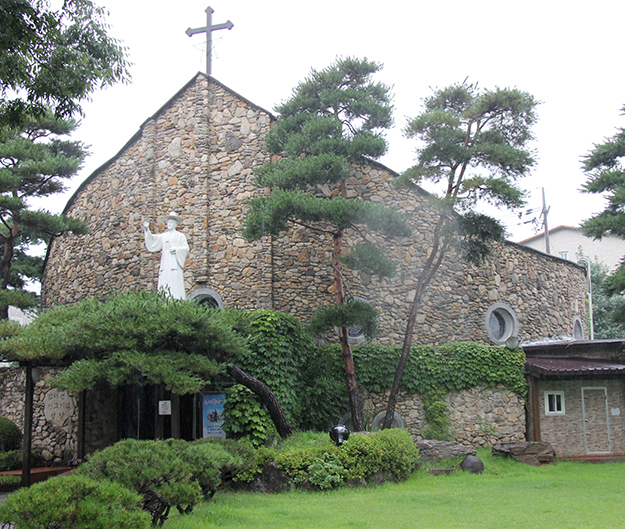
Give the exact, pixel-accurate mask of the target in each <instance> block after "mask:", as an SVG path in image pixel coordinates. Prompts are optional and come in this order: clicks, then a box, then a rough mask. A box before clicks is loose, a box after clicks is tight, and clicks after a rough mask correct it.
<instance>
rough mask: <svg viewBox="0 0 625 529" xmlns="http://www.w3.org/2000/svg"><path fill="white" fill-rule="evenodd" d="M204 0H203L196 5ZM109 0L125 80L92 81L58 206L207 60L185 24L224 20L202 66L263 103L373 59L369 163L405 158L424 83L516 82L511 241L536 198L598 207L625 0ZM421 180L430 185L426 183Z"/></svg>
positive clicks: (556, 220) (570, 209)
mask: <svg viewBox="0 0 625 529" xmlns="http://www.w3.org/2000/svg"><path fill="white" fill-rule="evenodd" d="M207 2H210V3H207ZM96 3H98V4H99V5H101V6H103V7H105V8H106V9H108V11H109V17H108V22H109V24H110V26H111V27H110V29H109V35H111V36H113V37H115V38H117V39H119V40H121V41H123V45H125V46H126V47H127V51H128V56H129V60H130V61H131V62H132V63H133V66H132V67H131V70H130V73H131V75H132V82H131V83H130V84H128V85H116V86H114V87H110V88H108V89H105V90H101V91H98V92H96V93H94V95H93V97H92V100H91V101H89V102H86V103H85V104H84V105H83V109H84V113H85V116H84V118H83V119H82V124H81V126H80V128H78V129H77V131H76V132H75V133H74V139H77V140H81V141H83V142H84V143H86V144H87V145H89V146H90V152H91V156H90V157H89V158H88V159H87V161H86V163H85V164H84V167H83V169H82V170H81V172H80V173H79V175H78V176H77V177H75V179H74V180H73V181H72V183H71V186H70V189H69V190H68V192H67V193H65V194H64V195H63V196H61V197H60V198H59V199H58V201H55V204H54V205H52V207H51V206H50V204H47V205H46V207H48V208H49V209H52V210H53V211H60V210H62V208H63V207H64V206H65V204H66V202H67V200H68V199H69V197H70V196H71V194H72V192H73V191H74V190H75V189H76V187H78V185H80V183H81V182H82V181H83V180H84V179H85V178H87V177H88V176H89V175H90V174H91V173H92V172H93V171H94V170H96V169H97V168H98V167H99V166H101V165H102V164H104V163H105V162H106V161H108V160H109V159H110V158H112V157H113V156H115V155H116V154H117V153H118V152H119V150H120V149H121V148H122V147H123V146H124V145H125V143H126V142H127V141H128V140H129V139H130V138H131V137H132V135H133V134H135V133H136V132H137V131H138V130H139V128H140V126H141V124H142V123H143V122H144V121H146V120H147V119H148V118H149V117H151V116H152V115H153V114H154V113H155V112H157V111H158V110H159V109H160V107H161V106H163V105H164V104H165V103H166V102H167V101H168V100H169V99H170V98H171V97H172V96H173V95H175V94H176V92H177V91H178V90H179V89H180V88H182V86H183V85H184V84H185V83H187V82H188V81H189V80H190V79H191V78H193V77H194V76H195V74H196V73H197V72H198V71H205V67H206V66H205V64H206V51H205V45H206V39H205V36H204V35H202V34H200V35H194V36H192V37H188V36H187V35H186V34H185V30H186V29H187V28H188V27H192V28H198V27H202V26H205V24H206V13H205V9H206V8H207V6H208V5H210V6H211V7H212V8H213V9H214V13H213V24H219V23H224V22H226V21H227V20H230V21H232V22H233V24H234V27H233V28H232V29H231V30H227V29H222V30H218V31H214V32H213V50H212V75H213V77H215V78H216V79H217V80H218V81H220V82H221V83H223V84H224V85H226V86H227V87H229V88H230V89H232V90H234V91H235V92H237V93H238V94H240V95H242V96H243V97H245V98H246V99H248V100H250V101H252V102H253V103H255V104H257V105H258V106H260V107H262V108H264V109H266V110H269V111H273V109H274V107H275V106H276V105H277V104H279V103H280V102H282V101H284V100H285V99H287V98H288V97H289V96H290V95H291V92H292V89H293V88H294V87H295V86H296V85H297V83H299V82H300V81H302V80H303V79H305V78H306V76H307V75H308V74H309V73H310V71H311V69H323V68H325V67H326V66H328V65H329V64H331V63H332V62H333V61H335V60H336V58H337V57H340V56H343V57H347V56H354V57H366V58H368V59H371V60H375V61H376V62H379V63H382V64H383V65H384V68H383V70H382V71H381V72H380V73H379V74H377V76H376V80H379V81H381V82H383V83H385V84H388V85H391V86H392V92H393V94H394V99H393V101H394V107H395V113H394V116H395V126H394V128H393V129H392V130H391V131H389V133H388V134H387V140H388V141H389V151H388V154H387V155H385V156H384V158H382V159H381V160H380V161H381V162H382V163H384V164H385V165H386V166H388V167H389V168H390V169H392V170H394V171H397V172H402V171H404V170H406V169H408V168H409V167H410V166H411V165H413V163H414V156H415V154H414V151H415V148H416V144H415V142H414V140H409V139H406V138H404V137H403V133H402V129H403V128H404V127H405V125H406V122H407V119H408V118H410V117H414V116H416V115H418V113H419V112H420V109H421V101H422V99H423V98H424V97H427V96H428V95H430V94H431V93H432V90H433V89H435V88H442V87H444V86H447V85H450V84H452V83H455V82H462V81H463V80H465V79H468V82H472V83H478V85H479V86H480V87H482V88H484V89H494V88H496V87H501V88H507V87H510V88H513V87H514V88H518V89H521V90H524V91H527V92H529V93H530V94H532V95H533V96H534V97H535V98H536V99H537V100H539V101H540V102H541V104H540V106H539V107H538V116H539V121H538V123H537V124H536V126H535V127H534V133H535V136H536V141H535V142H534V145H533V148H534V149H536V151H537V158H538V164H537V166H536V167H535V169H534V170H533V171H532V174H531V175H530V176H528V177H526V178H525V179H523V180H522V181H521V186H522V187H523V188H524V189H525V190H527V193H528V196H527V200H528V204H527V208H526V209H531V210H533V211H534V213H533V214H530V215H525V216H523V217H522V218H521V219H519V218H518V216H517V215H513V214H510V213H508V212H506V211H501V212H499V211H495V212H493V211H490V213H491V214H493V215H494V216H496V217H497V218H499V219H500V220H502V221H503V222H504V223H505V224H506V226H507V229H508V233H509V239H511V240H514V241H519V240H522V239H525V238H527V237H531V236H532V235H534V234H535V233H536V230H537V228H535V227H534V226H533V225H532V224H531V223H525V224H524V222H529V221H530V220H531V219H532V218H537V217H538V215H539V214H540V210H541V208H542V191H543V189H544V193H545V197H546V202H547V206H548V207H549V215H548V224H549V227H550V228H554V227H557V226H560V225H567V226H577V225H579V223H580V222H581V221H582V220H584V219H586V218H588V217H589V216H591V215H592V214H594V213H597V212H599V211H601V210H602V209H603V207H604V201H603V199H602V198H601V197H599V196H594V195H587V194H582V193H580V191H579V190H580V188H581V186H582V184H583V183H584V182H585V180H586V176H585V175H584V173H583V172H582V169H581V158H582V157H583V156H584V155H585V154H587V153H588V151H589V150H590V149H591V148H592V147H593V145H594V144H597V143H601V142H602V141H604V140H605V138H607V137H609V136H611V135H613V134H614V133H615V132H616V127H617V126H618V127H623V126H625V117H623V116H621V109H622V107H623V106H624V105H625V91H624V90H623V84H624V82H623V81H625V74H624V71H623V68H622V64H621V61H620V58H621V56H622V46H623V44H622V26H623V20H625V2H617V1H615V0H607V1H606V0H595V1H593V2H570V1H561V0H526V1H524V2H510V1H505V0H498V1H490V0H473V1H471V2H468V1H466V0H448V1H445V0H438V1H432V0H429V1H420V0H413V1H410V2H407V1H406V0H401V1H399V0H387V1H386V2H381V1H379V0H378V1H370V0H358V1H354V0H334V1H327V0H317V1H315V2H294V1H292V0H291V1H286V0H266V1H263V2H261V1H258V0H201V1H198V0H176V1H171V0H169V1H163V0H96ZM424 187H425V188H426V189H427V186H424Z"/></svg>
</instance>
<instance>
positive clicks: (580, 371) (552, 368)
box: [525, 357, 625, 377]
mask: <svg viewBox="0 0 625 529" xmlns="http://www.w3.org/2000/svg"><path fill="white" fill-rule="evenodd" d="M525 367H526V369H527V371H528V373H529V374H530V375H534V376H543V377H566V376H597V375H622V376H625V364H620V363H616V362H610V361H607V360H598V359H592V358H535V357H528V358H527V359H526V361H525Z"/></svg>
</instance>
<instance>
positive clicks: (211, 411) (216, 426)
mask: <svg viewBox="0 0 625 529" xmlns="http://www.w3.org/2000/svg"><path fill="white" fill-rule="evenodd" d="M224 400H226V396H225V395H204V396H203V397H202V418H203V428H202V432H203V433H202V436H203V437H219V438H221V439H225V438H226V432H224V431H223V428H222V425H223V423H224Z"/></svg>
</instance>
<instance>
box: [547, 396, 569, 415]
mask: <svg viewBox="0 0 625 529" xmlns="http://www.w3.org/2000/svg"><path fill="white" fill-rule="evenodd" d="M545 415H565V408H564V391H545Z"/></svg>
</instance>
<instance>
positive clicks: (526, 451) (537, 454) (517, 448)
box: [493, 441, 556, 467]
mask: <svg viewBox="0 0 625 529" xmlns="http://www.w3.org/2000/svg"><path fill="white" fill-rule="evenodd" d="M493 455H494V456H502V457H512V458H513V459H515V460H516V461H519V462H521V463H527V464H528V465H532V466H535V467H539V466H540V465H544V464H549V463H555V462H556V451H555V450H554V449H553V446H551V445H550V444H549V443H547V442H545V441H535V442H529V441H516V442H513V443H497V444H496V445H494V446H493Z"/></svg>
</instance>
